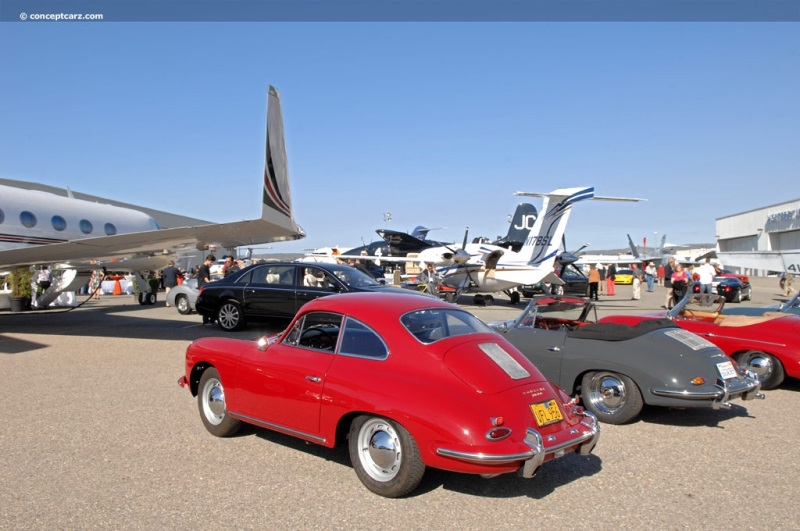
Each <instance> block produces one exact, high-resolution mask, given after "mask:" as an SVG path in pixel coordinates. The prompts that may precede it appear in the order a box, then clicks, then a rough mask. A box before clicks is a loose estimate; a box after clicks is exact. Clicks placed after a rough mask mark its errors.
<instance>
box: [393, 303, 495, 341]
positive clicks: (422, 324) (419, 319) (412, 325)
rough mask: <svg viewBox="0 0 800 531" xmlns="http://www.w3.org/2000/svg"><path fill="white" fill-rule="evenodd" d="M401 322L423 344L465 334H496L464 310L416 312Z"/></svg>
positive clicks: (407, 315) (401, 319)
mask: <svg viewBox="0 0 800 531" xmlns="http://www.w3.org/2000/svg"><path fill="white" fill-rule="evenodd" d="M400 322H401V323H402V324H403V326H405V327H406V330H408V331H409V332H410V333H411V335H413V336H414V337H416V338H417V339H418V340H420V341H421V342H422V343H433V342H434V341H438V340H439V339H444V338H446V337H453V336H461V335H464V334H476V333H487V332H492V333H493V332H494V330H492V329H491V328H489V327H488V326H487V325H485V324H484V323H483V322H482V321H481V320H480V319H478V318H477V317H475V316H474V315H471V314H469V313H467V312H465V311H463V310H451V309H428V310H415V311H413V312H409V313H407V314H405V315H403V316H402V317H401V318H400Z"/></svg>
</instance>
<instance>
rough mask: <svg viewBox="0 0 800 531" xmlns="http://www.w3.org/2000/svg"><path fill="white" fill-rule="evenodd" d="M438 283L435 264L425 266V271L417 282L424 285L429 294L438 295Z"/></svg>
mask: <svg viewBox="0 0 800 531" xmlns="http://www.w3.org/2000/svg"><path fill="white" fill-rule="evenodd" d="M437 281H438V279H437V278H436V270H434V268H433V264H431V263H427V264H425V269H424V270H423V271H422V273H420V274H419V277H418V278H417V282H418V283H419V284H424V285H425V287H426V290H427V292H428V293H430V294H432V295H436V294H437V293H438V292H439V287H438V282H437Z"/></svg>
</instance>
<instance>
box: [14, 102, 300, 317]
mask: <svg viewBox="0 0 800 531" xmlns="http://www.w3.org/2000/svg"><path fill="white" fill-rule="evenodd" d="M254 191H255V190H254ZM69 195H70V196H68V197H64V196H59V195H56V194H51V193H47V192H42V191H39V190H30V189H23V188H18V187H13V186H5V185H0V270H10V269H13V268H18V267H36V266H41V265H48V266H50V269H51V270H53V269H56V270H61V271H63V272H64V273H62V275H61V277H60V278H59V279H58V281H57V282H56V283H55V284H54V286H52V287H51V288H50V289H49V290H48V293H46V294H43V295H42V297H44V296H45V295H47V300H53V299H54V298H55V297H57V296H58V294H60V293H61V292H62V291H75V290H76V289H77V287H79V286H81V285H83V284H85V283H86V280H87V278H88V275H87V272H88V271H90V270H99V269H104V268H108V269H111V270H115V271H131V272H140V271H147V270H157V269H160V268H162V267H164V266H165V265H166V264H167V263H168V262H169V260H170V259H175V258H176V257H177V256H178V255H179V254H180V253H182V252H196V251H198V250H200V251H202V250H205V249H209V248H214V247H221V248H234V247H239V246H252V245H254V244H259V243H266V242H276V241H288V240H296V239H300V238H303V237H304V236H305V232H304V231H303V230H302V229H301V228H300V227H299V226H298V225H297V224H296V223H295V220H294V215H293V212H292V201H291V194H290V189H289V173H288V167H287V160H286V148H285V142H284V129H283V114H282V110H281V100H280V95H279V93H278V91H277V90H276V89H275V88H274V87H272V86H270V87H269V90H268V93H267V132H266V160H265V165H264V174H263V181H262V193H261V194H259V196H260V197H261V203H262V212H261V217H260V218H258V219H252V220H245V221H237V222H232V223H209V224H198V225H194V226H184V227H175V228H168V229H160V228H159V226H158V224H157V223H156V222H155V221H154V220H153V219H152V218H151V217H150V216H148V215H146V214H144V213H142V212H139V211H137V210H134V209H130V208H122V207H118V206H113V205H107V204H100V203H95V202H91V201H85V200H81V199H76V198H74V197H71V194H69ZM137 283H138V284H139V287H140V293H146V292H147V291H148V289H147V287H146V286H147V284H146V283H145V282H144V276H143V275H141V274H138V275H137ZM39 302H41V303H44V302H46V301H39ZM140 302H142V303H143V304H147V303H152V302H155V299H154V298H153V299H151V300H144V301H142V300H141V299H140ZM45 306H46V304H45Z"/></svg>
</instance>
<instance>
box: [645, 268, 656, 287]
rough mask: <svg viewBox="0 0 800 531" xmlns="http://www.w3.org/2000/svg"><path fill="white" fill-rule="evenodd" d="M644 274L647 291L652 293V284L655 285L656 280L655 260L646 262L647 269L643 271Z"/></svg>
mask: <svg viewBox="0 0 800 531" xmlns="http://www.w3.org/2000/svg"><path fill="white" fill-rule="evenodd" d="M644 276H645V278H646V279H647V292H648V293H653V286H654V285H655V281H656V264H655V262H650V263H649V264H647V269H645V271H644Z"/></svg>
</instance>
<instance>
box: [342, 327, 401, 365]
mask: <svg viewBox="0 0 800 531" xmlns="http://www.w3.org/2000/svg"><path fill="white" fill-rule="evenodd" d="M339 354H343V355H346V356H359V357H364V358H372V359H380V360H383V359H386V358H387V357H388V356H389V349H388V348H387V347H386V343H384V341H383V339H381V336H379V335H378V334H377V333H376V332H375V331H374V330H372V329H371V328H370V327H368V326H367V325H365V324H364V323H362V322H360V321H356V320H355V319H352V318H350V317H348V318H347V320H346V321H345V325H344V334H343V335H342V342H341V344H340V345H339Z"/></svg>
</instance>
